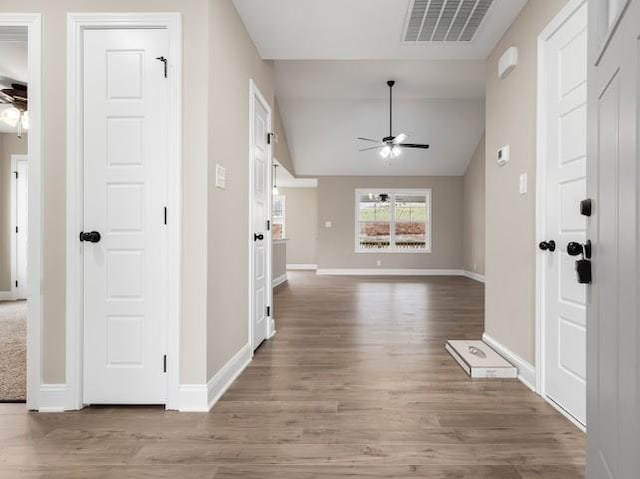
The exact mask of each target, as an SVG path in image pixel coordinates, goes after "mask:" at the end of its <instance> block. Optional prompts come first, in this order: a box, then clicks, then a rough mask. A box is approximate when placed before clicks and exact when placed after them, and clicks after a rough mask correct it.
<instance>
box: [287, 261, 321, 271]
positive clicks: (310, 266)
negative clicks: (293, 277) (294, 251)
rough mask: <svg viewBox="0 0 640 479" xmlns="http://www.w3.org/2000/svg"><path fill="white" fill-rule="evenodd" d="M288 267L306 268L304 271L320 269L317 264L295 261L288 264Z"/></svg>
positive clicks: (292, 268)
mask: <svg viewBox="0 0 640 479" xmlns="http://www.w3.org/2000/svg"><path fill="white" fill-rule="evenodd" d="M287 269H290V270H304V271H315V270H316V269H318V265H317V264H304V263H293V264H288V265H287Z"/></svg>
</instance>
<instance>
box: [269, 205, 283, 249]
mask: <svg viewBox="0 0 640 479" xmlns="http://www.w3.org/2000/svg"><path fill="white" fill-rule="evenodd" d="M271 216H272V218H271V224H272V225H273V228H272V232H271V239H274V240H278V239H283V238H285V235H284V196H282V195H274V196H273V210H272V215H271Z"/></svg>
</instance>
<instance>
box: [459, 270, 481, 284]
mask: <svg viewBox="0 0 640 479" xmlns="http://www.w3.org/2000/svg"><path fill="white" fill-rule="evenodd" d="M464 276H465V277H467V278H469V279H475V280H476V281H480V282H481V283H484V275H483V274H480V273H474V272H473V271H464Z"/></svg>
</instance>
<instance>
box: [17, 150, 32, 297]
mask: <svg viewBox="0 0 640 479" xmlns="http://www.w3.org/2000/svg"><path fill="white" fill-rule="evenodd" d="M13 158H14V160H15V161H14V166H13V171H14V173H15V180H16V186H15V199H14V201H15V204H14V208H15V211H14V217H15V235H16V238H15V248H14V262H15V265H14V268H15V283H14V285H13V286H14V288H15V294H14V297H15V299H25V298H26V297H27V256H28V255H27V251H28V250H27V244H28V234H29V226H28V225H29V222H28V218H29V189H28V188H29V167H28V163H27V157H26V156H25V155H14V156H13Z"/></svg>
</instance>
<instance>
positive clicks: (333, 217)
mask: <svg viewBox="0 0 640 479" xmlns="http://www.w3.org/2000/svg"><path fill="white" fill-rule="evenodd" d="M462 183H463V178H462V177H461V176H433V177H374V176H371V177H356V176H343V177H322V178H320V179H319V180H318V268H319V269H323V268H376V267H377V266H376V260H381V261H382V266H381V268H413V269H421V268H434V269H461V268H462V256H463V254H462ZM358 188H431V189H432V192H431V202H432V229H433V240H432V243H433V244H432V248H431V250H432V252H431V253H386V254H385V253H380V254H376V253H355V252H354V250H355V224H354V222H355V190H356V189H358ZM326 221H331V222H332V227H331V228H325V222H326Z"/></svg>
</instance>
